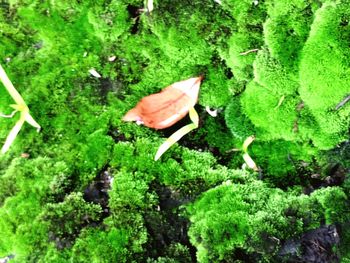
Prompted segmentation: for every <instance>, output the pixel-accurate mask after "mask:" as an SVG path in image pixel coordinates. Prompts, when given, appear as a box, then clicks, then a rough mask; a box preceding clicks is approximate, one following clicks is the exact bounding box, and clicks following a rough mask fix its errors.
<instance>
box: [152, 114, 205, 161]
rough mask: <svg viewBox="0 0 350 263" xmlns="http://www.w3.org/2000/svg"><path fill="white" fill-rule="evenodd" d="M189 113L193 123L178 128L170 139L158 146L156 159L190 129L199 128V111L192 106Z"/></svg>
mask: <svg viewBox="0 0 350 263" xmlns="http://www.w3.org/2000/svg"><path fill="white" fill-rule="evenodd" d="M189 115H190V119H191V121H192V123H191V124H188V125H186V126H184V127H182V128H181V129H179V130H177V131H176V132H174V133H173V134H172V135H171V136H170V137H169V138H168V139H166V141H165V142H164V143H163V144H162V145H161V146H160V147H159V148H158V151H157V153H156V156H155V157H154V160H155V161H157V160H158V159H159V158H160V157H161V156H162V155H163V153H165V152H166V151H167V150H168V149H169V148H170V147H171V146H172V145H173V144H174V143H176V142H177V141H178V140H180V139H181V138H182V137H183V136H185V135H186V134H187V133H189V132H190V131H192V130H194V129H197V128H198V123H199V117H198V113H197V111H196V110H195V109H194V108H193V107H191V108H190V110H189Z"/></svg>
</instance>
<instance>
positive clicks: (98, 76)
mask: <svg viewBox="0 0 350 263" xmlns="http://www.w3.org/2000/svg"><path fill="white" fill-rule="evenodd" d="M89 73H90V74H91V75H92V76H94V77H95V78H101V77H102V76H101V75H100V73H98V72H97V71H96V69H94V68H92V69H89Z"/></svg>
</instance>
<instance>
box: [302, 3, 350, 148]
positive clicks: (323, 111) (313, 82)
mask: <svg viewBox="0 0 350 263" xmlns="http://www.w3.org/2000/svg"><path fill="white" fill-rule="evenodd" d="M348 8H349V7H348V5H347V4H325V5H324V6H323V7H322V8H321V9H319V10H318V11H317V13H316V17H315V21H314V23H313V24H312V27H311V31H310V37H309V38H308V40H307V42H306V44H305V48H304V49H303V52H302V59H301V63H300V80H301V83H302V85H301V88H300V95H301V97H302V99H303V101H304V102H305V104H306V105H308V107H309V108H310V110H311V112H312V115H313V116H314V117H315V119H316V120H317V123H318V124H319V128H320V131H321V134H322V133H324V134H325V135H326V136H327V135H328V137H329V136H331V137H335V138H333V140H332V143H327V142H328V141H326V142H322V140H321V138H319V139H318V140H315V143H317V146H319V147H320V148H324V149H329V148H331V147H332V146H334V145H335V143H336V142H337V141H338V142H340V141H342V140H344V139H345V138H346V136H347V131H348V127H349V119H350V118H349V113H350V107H349V105H345V106H344V107H342V108H340V109H338V110H337V109H336V106H337V104H338V103H340V102H341V101H342V100H343V99H344V97H346V96H347V95H348V88H347V87H348V86H349V78H348V77H346V75H347V72H348V68H349V67H348V61H347V59H346V58H347V57H348V56H349V54H348V50H347V48H346V46H347V41H346V38H347V37H346V36H347V35H349V32H350V31H349V30H350V29H349V25H348V24H347V22H346V21H348V15H347V14H348V13H347V10H348ZM325 39H327V41H325ZM321 136H322V135H321Z"/></svg>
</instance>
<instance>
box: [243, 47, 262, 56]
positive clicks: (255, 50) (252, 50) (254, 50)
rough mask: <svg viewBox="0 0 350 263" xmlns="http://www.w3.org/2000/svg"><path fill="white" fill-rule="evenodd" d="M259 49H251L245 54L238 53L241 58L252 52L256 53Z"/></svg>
mask: <svg viewBox="0 0 350 263" xmlns="http://www.w3.org/2000/svg"><path fill="white" fill-rule="evenodd" d="M258 51H259V49H258V48H254V49H251V50H248V51H246V52H242V53H239V54H240V55H241V56H245V55H248V54H249V53H252V52H258Z"/></svg>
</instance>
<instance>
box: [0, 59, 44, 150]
mask: <svg viewBox="0 0 350 263" xmlns="http://www.w3.org/2000/svg"><path fill="white" fill-rule="evenodd" d="M0 80H1V82H2V83H3V84H4V86H5V88H6V90H7V91H8V93H9V94H10V95H11V97H12V98H13V100H14V101H15V103H16V104H11V105H10V107H11V108H13V109H14V111H13V112H12V113H11V114H10V115H4V114H1V117H7V118H12V117H13V116H14V115H15V114H16V113H17V112H20V118H19V120H18V121H17V122H16V124H15V126H14V127H13V128H12V129H11V131H10V133H9V134H8V136H7V138H6V140H5V143H4V145H3V146H2V148H1V153H6V152H7V151H8V149H9V148H10V146H11V144H12V143H13V141H14V140H15V139H16V137H17V134H18V133H19V131H20V130H21V128H22V125H23V124H24V123H25V122H28V123H29V124H30V125H32V126H33V127H35V128H37V130H38V132H39V131H40V125H39V124H38V123H37V122H36V121H35V120H34V119H33V117H32V116H31V115H30V113H29V108H28V106H27V104H26V103H25V101H24V100H23V98H22V96H21V95H20V94H19V93H18V91H17V90H16V89H15V87H14V86H13V84H12V82H11V80H10V79H9V77H8V76H7V74H6V72H5V70H4V69H3V67H2V66H1V65H0Z"/></svg>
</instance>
